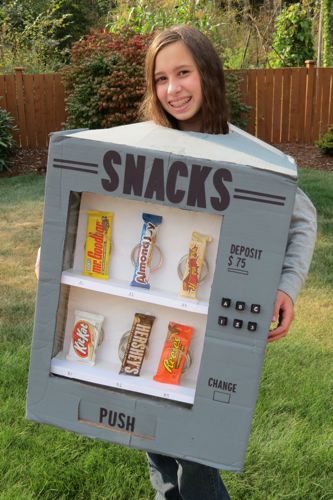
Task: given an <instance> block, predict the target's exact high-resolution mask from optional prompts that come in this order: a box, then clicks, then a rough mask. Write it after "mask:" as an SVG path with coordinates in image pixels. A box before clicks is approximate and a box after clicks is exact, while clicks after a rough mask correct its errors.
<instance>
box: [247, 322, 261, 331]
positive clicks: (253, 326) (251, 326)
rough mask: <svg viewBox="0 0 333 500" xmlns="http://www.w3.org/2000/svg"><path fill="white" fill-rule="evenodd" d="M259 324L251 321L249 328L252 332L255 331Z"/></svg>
mask: <svg viewBox="0 0 333 500" xmlns="http://www.w3.org/2000/svg"><path fill="white" fill-rule="evenodd" d="M257 326H258V324H257V323H254V322H253V321H249V322H248V324H247V329H248V330H250V332H255V331H256V329H257Z"/></svg>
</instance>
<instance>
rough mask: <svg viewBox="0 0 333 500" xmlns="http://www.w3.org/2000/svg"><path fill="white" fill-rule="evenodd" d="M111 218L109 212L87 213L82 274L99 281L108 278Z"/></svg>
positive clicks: (91, 211) (90, 211)
mask: <svg viewBox="0 0 333 500" xmlns="http://www.w3.org/2000/svg"><path fill="white" fill-rule="evenodd" d="M112 218H113V214H112V213H110V212H97V211H93V210H89V211H88V219H87V234H86V242H85V247H84V265H83V274H84V275H86V276H92V277H94V278H100V279H108V277H109V258H110V250H111V224H112Z"/></svg>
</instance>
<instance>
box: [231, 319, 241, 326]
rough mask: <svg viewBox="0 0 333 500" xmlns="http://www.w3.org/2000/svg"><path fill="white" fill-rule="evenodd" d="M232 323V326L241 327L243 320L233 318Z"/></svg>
mask: <svg viewBox="0 0 333 500" xmlns="http://www.w3.org/2000/svg"><path fill="white" fill-rule="evenodd" d="M233 325H234V328H242V326H243V320H241V319H234V322H233Z"/></svg>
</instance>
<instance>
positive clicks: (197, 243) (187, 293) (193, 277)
mask: <svg viewBox="0 0 333 500" xmlns="http://www.w3.org/2000/svg"><path fill="white" fill-rule="evenodd" d="M210 241H212V238H211V237H210V236H206V235H204V234H200V233H198V232H196V231H194V232H193V233H192V240H191V243H190V247H189V251H188V256H187V259H186V265H185V272H184V276H183V280H182V283H181V288H180V295H181V296H182V297H188V298H190V299H196V298H197V289H198V284H199V279H200V273H201V268H202V264H203V259H204V255H205V251H206V245H207V243H209V242H210Z"/></svg>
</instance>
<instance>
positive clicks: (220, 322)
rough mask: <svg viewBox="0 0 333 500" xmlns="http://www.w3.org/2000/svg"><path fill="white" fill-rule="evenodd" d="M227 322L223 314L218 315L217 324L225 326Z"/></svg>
mask: <svg viewBox="0 0 333 500" xmlns="http://www.w3.org/2000/svg"><path fill="white" fill-rule="evenodd" d="M227 323H228V318H226V317H225V316H219V325H220V326H225V325H226V324H227Z"/></svg>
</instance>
